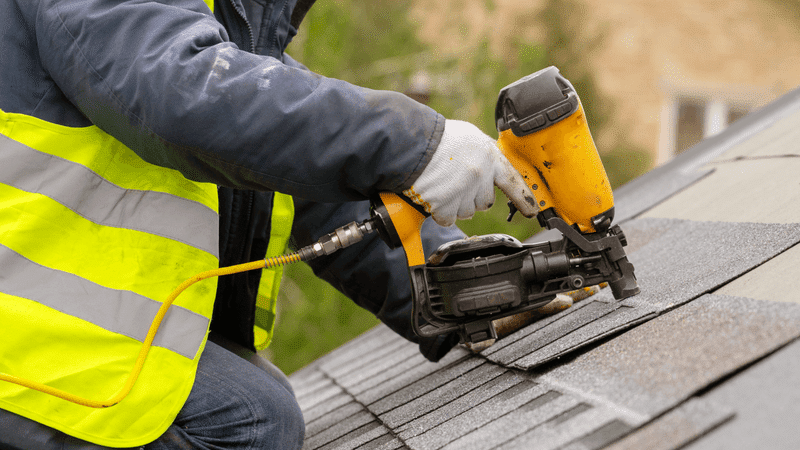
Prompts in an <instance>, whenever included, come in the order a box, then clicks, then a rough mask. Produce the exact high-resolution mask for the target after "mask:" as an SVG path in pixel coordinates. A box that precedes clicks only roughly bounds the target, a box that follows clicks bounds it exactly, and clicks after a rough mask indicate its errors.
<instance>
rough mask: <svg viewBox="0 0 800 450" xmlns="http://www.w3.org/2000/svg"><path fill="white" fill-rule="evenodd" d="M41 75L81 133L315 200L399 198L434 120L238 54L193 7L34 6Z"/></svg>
mask: <svg viewBox="0 0 800 450" xmlns="http://www.w3.org/2000/svg"><path fill="white" fill-rule="evenodd" d="M36 33H37V44H38V46H39V50H40V54H41V56H42V60H43V61H44V65H45V68H46V70H47V71H48V73H49V74H50V76H51V77H52V78H53V79H54V81H55V82H56V84H57V85H58V87H59V88H60V89H61V90H62V91H63V92H64V94H65V95H66V97H67V98H68V99H69V100H70V101H71V102H72V103H73V104H75V105H76V106H77V107H78V108H79V109H80V111H81V112H82V114H84V115H85V116H86V117H88V118H89V120H91V121H92V123H94V124H96V125H97V126H99V127H100V128H101V129H103V130H104V131H106V132H108V133H109V134H111V135H112V136H114V137H116V138H117V139H119V140H120V141H122V142H123V143H124V144H126V145H127V146H128V147H130V148H131V149H133V150H134V151H135V152H137V153H138V154H139V155H140V156H141V157H142V158H143V159H145V160H146V161H148V162H151V163H153V164H157V165H160V166H165V167H169V168H173V169H176V170H178V171H180V172H181V173H182V174H183V175H184V176H186V177H187V178H189V179H192V180H196V181H205V182H212V183H215V184H218V185H222V186H228V187H232V188H237V189H254V190H275V191H280V192H284V193H287V194H291V195H293V196H296V197H303V198H309V199H314V200H315V201H322V202H343V201H347V200H363V199H366V198H368V197H369V196H371V195H373V194H374V193H375V192H377V191H380V190H389V191H394V192H398V191H400V190H403V189H405V188H408V187H409V185H410V183H411V182H413V181H414V180H415V179H416V177H417V176H418V175H419V173H420V172H421V171H422V169H423V168H424V167H425V165H426V164H427V162H428V161H429V159H430V156H431V154H432V153H433V151H434V150H435V148H436V146H437V145H438V142H439V140H440V138H441V134H442V131H443V129H444V119H443V118H442V116H441V115H439V114H437V113H436V112H435V111H433V110H432V109H430V108H428V107H426V106H423V105H421V104H419V103H416V102H414V101H413V100H411V99H408V98H407V97H405V96H404V95H402V94H399V93H393V92H387V91H375V90H370V89H365V88H360V87H357V86H353V85H351V84H348V83H346V82H343V81H339V80H334V79H329V78H325V77H322V76H319V75H317V74H314V73H311V72H309V71H307V70H303V69H302V68H298V67H292V66H288V65H285V64H283V63H282V62H280V61H279V60H277V59H275V58H272V57H267V56H259V55H254V54H251V53H249V52H246V51H243V50H240V49H239V48H237V47H236V45H234V44H233V43H231V42H229V41H228V37H227V35H226V32H225V30H224V29H223V28H222V27H221V25H220V24H219V23H218V22H217V21H216V20H215V18H214V17H213V15H211V13H210V11H209V10H208V8H207V7H206V6H205V4H204V3H203V1H202V0H169V1H164V2H157V1H153V2H143V1H138V0H129V1H112V0H42V3H41V6H40V12H39V14H38V15H37V24H36Z"/></svg>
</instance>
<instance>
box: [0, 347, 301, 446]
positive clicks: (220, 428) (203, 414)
mask: <svg viewBox="0 0 800 450" xmlns="http://www.w3.org/2000/svg"><path fill="white" fill-rule="evenodd" d="M214 340H215V341H217V342H219V343H220V345H217V344H215V343H214V342H211V340H209V342H208V343H207V344H206V348H205V350H204V351H203V354H202V356H201V357H200V364H199V367H198V369H197V378H196V379H195V383H194V386H193V387H192V392H191V394H189V398H188V400H187V401H186V404H185V405H184V407H183V409H181V411H180V413H178V417H177V418H176V419H175V422H174V423H173V424H172V426H171V427H169V428H168V429H167V431H166V432H165V433H164V434H163V435H162V436H161V437H160V438H158V439H156V440H155V441H154V442H151V443H150V444H147V445H146V446H144V447H142V448H144V449H147V450H173V449H176V450H177V449H202V450H229V449H236V450H251V449H252V450H255V449H258V450H262V449H279V450H288V449H299V448H301V447H302V445H303V436H304V434H305V422H304V421H303V415H302V413H301V412H300V407H299V406H298V405H297V400H296V399H295V397H294V392H293V391H292V388H291V386H290V385H289V382H288V380H287V379H286V377H285V376H284V375H283V374H282V373H281V372H280V370H278V369H277V368H276V367H275V366H273V365H272V364H270V363H269V362H267V361H266V360H264V359H262V358H259V357H258V356H256V355H254V354H253V353H252V352H248V351H247V350H245V349H244V348H242V347H240V346H237V345H236V344H233V343H231V342H229V341H226V340H224V339H222V338H220V337H216V338H215V339H214ZM225 348H229V349H230V350H233V351H235V352H236V353H237V354H238V355H239V356H237V355H236V354H234V353H232V352H231V351H229V350H226V349H225ZM248 360H250V361H252V363H251V362H248ZM254 363H255V364H254ZM102 448H105V447H101V446H98V445H95V444H91V443H88V442H85V441H82V440H80V439H76V438H73V437H71V436H68V435H66V434H64V433H62V432H60V431H57V430H54V429H52V428H49V427H47V426H44V425H41V424H39V423H37V422H34V421H32V420H30V419H26V418H24V417H21V416H18V415H16V414H12V413H10V412H8V411H5V410H2V409H0V449H20V450H38V449H42V450H56V449H58V450H95V449H102Z"/></svg>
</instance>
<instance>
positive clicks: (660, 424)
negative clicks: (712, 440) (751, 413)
mask: <svg viewBox="0 0 800 450" xmlns="http://www.w3.org/2000/svg"><path fill="white" fill-rule="evenodd" d="M732 417H733V412H732V411H731V410H730V409H729V408H727V407H722V406H719V405H718V404H715V403H712V402H710V401H708V400H704V399H699V398H696V397H695V398H691V399H689V400H688V401H687V402H685V403H683V404H681V405H680V406H678V407H677V408H675V409H673V410H672V411H669V412H667V413H666V414H664V415H663V416H661V417H659V418H657V419H656V420H654V421H653V422H650V423H648V424H647V425H645V426H643V427H642V428H640V429H638V430H636V432H634V433H631V434H630V435H628V436H626V437H624V438H623V439H621V440H619V441H617V442H615V443H613V445H611V446H610V447H608V450H641V449H645V448H646V449H648V450H675V449H678V448H682V447H683V446H684V445H686V444H688V443H689V442H691V441H693V440H695V439H697V438H699V437H700V436H702V435H704V434H705V433H707V432H708V431H709V430H711V429H713V428H714V427H716V426H719V425H720V424H721V423H723V422H725V421H726V420H730V419H731V418H732ZM735 447H737V446H736V445H731V446H730V447H729V448H735ZM745 447H747V446H745Z"/></svg>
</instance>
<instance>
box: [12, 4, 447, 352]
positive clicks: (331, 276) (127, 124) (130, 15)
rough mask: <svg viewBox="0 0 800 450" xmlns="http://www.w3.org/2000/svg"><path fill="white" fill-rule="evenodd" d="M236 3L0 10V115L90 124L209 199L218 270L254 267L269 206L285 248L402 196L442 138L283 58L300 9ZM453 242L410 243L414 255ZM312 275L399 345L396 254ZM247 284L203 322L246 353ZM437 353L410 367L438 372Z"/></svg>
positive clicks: (401, 319) (390, 105)
mask: <svg viewBox="0 0 800 450" xmlns="http://www.w3.org/2000/svg"><path fill="white" fill-rule="evenodd" d="M241 1H243V2H245V3H244V4H243V3H241V2H240V0H217V4H216V6H215V11H214V15H212V14H211V13H210V11H209V10H208V8H207V7H206V6H205V4H204V2H203V1H202V0H168V1H155V2H149V3H139V2H136V1H128V2H122V1H118V0H0V55H2V64H0V109H2V110H4V111H6V112H15V113H23V114H28V115H32V116H35V117H38V118H41V119H43V120H46V121H49V122H53V123H57V124H61V125H67V126H73V127H77V126H87V125H90V124H94V125H97V126H98V127H100V128H101V129H103V130H104V131H106V132H108V133H109V134H111V135H113V136H114V137H116V138H117V139H119V140H120V141H122V142H123V143H124V144H126V145H127V146H128V147H130V148H131V149H132V150H134V151H135V152H136V153H137V154H139V155H140V156H141V157H142V158H143V159H145V160H146V161H148V162H151V163H153V164H157V165H160V166H164V167H169V168H173V169H176V170H178V171H180V172H181V173H182V174H183V175H184V176H185V177H187V178H189V179H191V180H196V181H203V182H211V183H215V184H217V185H218V186H220V190H219V193H220V246H221V248H220V255H221V261H220V263H221V264H222V265H229V264H236V263H239V262H244V261H250V260H255V259H259V258H261V257H263V255H264V252H265V251H266V245H267V237H268V236H269V217H270V210H271V204H272V192H273V191H280V192H284V193H287V194H291V195H292V196H293V197H294V198H295V202H296V209H297V214H296V219H295V223H294V228H293V231H292V239H293V243H294V245H295V246H297V247H299V246H303V245H306V244H308V243H311V242H313V241H314V240H316V239H317V238H318V237H319V236H321V235H322V234H325V233H328V232H330V231H331V230H333V229H334V228H335V227H338V226H341V225H343V224H345V223H347V222H350V221H352V220H362V219H364V218H366V217H367V214H368V202H367V200H368V199H369V198H371V197H373V196H374V195H375V194H376V193H377V192H380V191H393V192H399V191H401V190H403V189H406V188H408V187H409V186H410V184H411V182H413V181H414V180H415V179H416V177H417V176H418V175H419V174H420V172H421V171H422V170H423V169H424V168H425V165H426V164H427V163H428V161H429V159H430V157H431V155H432V153H433V151H434V150H435V149H436V146H437V145H438V143H439V140H440V139H441V135H442V132H443V129H444V118H443V117H442V116H441V115H439V114H438V113H436V112H435V111H433V110H432V109H430V108H428V107H426V106H423V105H421V104H418V103H416V102H414V101H412V100H410V99H408V98H406V97H405V96H403V95H401V94H398V93H392V92H386V91H375V90H370V89H365V88H361V87H357V86H353V85H350V84H348V83H346V82H343V81H339V80H334V79H329V78H325V77H322V76H319V75H317V74H314V73H312V72H310V71H308V70H307V69H305V68H304V67H302V65H300V64H298V63H297V62H295V61H294V60H292V59H291V58H290V57H289V56H288V55H286V54H285V53H284V50H285V48H286V46H287V45H288V44H289V42H290V41H291V39H292V37H293V36H294V35H295V33H296V26H297V24H298V23H299V19H301V18H302V16H303V14H304V12H305V9H307V7H308V6H309V3H311V2H307V1H303V0H301V2H303V4H302V5H301V7H299V8H298V9H297V10H296V11H295V0H266V1H256V0H241ZM293 11H295V14H294V24H293V23H292V19H293V17H292V12H293ZM215 16H216V17H215ZM298 18H299V19H298ZM462 236H463V235H462V233H461V232H460V231H459V230H458V229H456V228H450V229H444V228H441V227H438V226H435V225H433V224H431V225H426V226H425V228H424V242H425V246H426V249H427V251H428V252H430V251H432V250H433V249H435V248H436V247H438V245H440V244H441V243H444V242H447V241H449V240H452V239H457V238H460V237H462ZM312 267H313V268H314V271H315V272H316V273H317V274H318V275H319V276H321V277H322V278H324V279H325V280H327V281H328V282H330V283H331V284H333V285H334V286H335V287H337V288H338V289H339V290H341V291H342V292H344V293H345V294H346V295H348V296H349V297H351V298H352V299H353V300H354V301H356V302H357V303H358V304H359V305H361V306H363V307H365V308H367V309H368V310H370V311H372V312H373V313H375V314H376V315H377V316H378V317H379V318H380V319H381V320H383V321H384V322H385V323H387V324H388V325H389V326H390V327H391V328H393V329H394V330H395V331H397V332H398V333H400V334H401V335H403V336H405V337H406V338H408V339H411V340H414V336H413V333H411V330H410V323H409V317H410V313H409V311H410V303H409V300H410V286H409V282H408V275H407V273H406V267H405V259H404V256H403V254H402V251H399V250H395V251H390V250H388V248H387V247H386V246H385V245H384V244H383V243H382V242H380V241H379V239H378V237H377V236H371V237H370V238H369V239H366V240H365V241H364V242H362V243H360V244H359V245H357V246H354V247H351V248H349V249H346V250H345V251H342V252H340V253H338V254H334V255H332V256H329V257H326V258H321V259H320V260H317V261H314V262H313V263H312ZM259 276H260V274H259V273H257V272H251V273H246V274H241V275H238V276H234V277H229V278H228V279H223V280H221V281H220V285H219V290H218V296H217V302H216V305H215V311H214V319H213V321H212V328H214V329H215V330H216V331H219V332H220V333H221V334H223V335H226V336H227V337H229V338H231V339H233V340H234V341H237V342H239V343H240V344H242V345H246V346H251V345H252V324H253V314H254V313H253V311H254V298H255V290H256V287H257V285H258V280H259ZM440 344H441V342H439V343H430V342H429V343H423V347H424V348H423V353H424V354H426V356H428V357H429V358H432V359H436V358H438V357H439V356H441V354H440V353H441V351H440V350H446V349H440V348H439V346H440ZM450 345H452V342H448V343H447V344H446V345H445V347H447V348H449V346H450Z"/></svg>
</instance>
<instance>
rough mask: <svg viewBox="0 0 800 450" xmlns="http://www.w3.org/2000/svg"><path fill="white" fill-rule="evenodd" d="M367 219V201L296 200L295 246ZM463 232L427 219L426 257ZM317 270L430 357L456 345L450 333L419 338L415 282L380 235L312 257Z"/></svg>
mask: <svg viewBox="0 0 800 450" xmlns="http://www.w3.org/2000/svg"><path fill="white" fill-rule="evenodd" d="M368 217H369V202H366V201H362V202H349V203H339V204H332V203H316V202H309V201H304V200H296V201H295V220H294V225H293V229H292V239H293V246H294V247H296V248H299V247H303V246H306V245H309V244H311V243H313V242H316V241H317V240H318V239H319V238H320V237H321V236H322V235H324V234H327V233H330V232H331V231H333V230H334V229H336V228H338V227H340V226H342V225H345V224H347V223H349V222H352V221H354V220H355V221H362V220H364V219H367V218H368ZM463 237H464V233H463V232H462V231H461V230H459V229H458V227H456V226H451V227H447V228H445V227H441V226H439V225H437V224H436V223H435V222H433V220H431V219H428V220H426V221H425V222H424V224H423V226H422V244H423V247H424V250H425V255H426V257H427V256H428V255H430V254H431V253H433V251H435V250H436V249H437V248H439V246H440V245H442V244H444V243H445V242H450V241H452V240H455V239H461V238H463ZM309 265H310V266H311V268H312V269H313V270H314V273H315V274H316V275H317V276H319V277H320V278H322V279H324V280H325V281H327V282H328V283H330V284H331V285H333V286H334V287H335V288H337V289H338V290H339V291H341V292H342V293H344V294H345V295H347V296H348V297H349V298H351V299H353V301H355V302H356V303H357V304H358V305H360V306H361V307H363V308H365V309H367V310H369V311H370V312H372V313H373V314H375V316H376V317H378V319H380V320H381V321H382V322H383V323H385V324H386V325H388V326H389V327H390V328H391V329H392V330H394V331H395V332H396V333H398V334H399V335H401V336H403V337H404V338H406V339H408V340H409V341H412V342H417V343H419V344H420V350H421V352H422V353H423V355H425V357H427V358H428V359H431V360H434V361H435V360H438V359H439V358H441V357H442V356H444V354H445V353H446V352H447V351H448V350H450V348H451V347H452V346H453V345H455V344H456V343H457V341H458V340H457V338H455V340H454V337H452V336H448V337H442V338H441V339H428V340H423V341H420V340H419V339H418V338H417V336H415V335H414V332H413V330H412V329H411V321H410V318H411V282H410V280H409V277H408V264H407V263H406V257H405V254H404V253H403V250H402V249H401V248H398V249H394V250H390V249H389V247H388V246H387V245H386V244H384V243H383V241H381V239H380V237H378V234H377V233H372V234H370V235H367V236H366V237H365V238H364V240H363V241H361V242H359V243H357V244H354V245H352V246H350V247H348V248H345V249H342V250H339V251H338V252H336V253H333V254H332V255H328V256H323V257H319V258H317V259H314V260H311V261H310V262H309Z"/></svg>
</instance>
